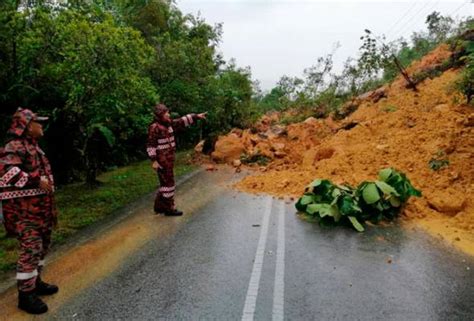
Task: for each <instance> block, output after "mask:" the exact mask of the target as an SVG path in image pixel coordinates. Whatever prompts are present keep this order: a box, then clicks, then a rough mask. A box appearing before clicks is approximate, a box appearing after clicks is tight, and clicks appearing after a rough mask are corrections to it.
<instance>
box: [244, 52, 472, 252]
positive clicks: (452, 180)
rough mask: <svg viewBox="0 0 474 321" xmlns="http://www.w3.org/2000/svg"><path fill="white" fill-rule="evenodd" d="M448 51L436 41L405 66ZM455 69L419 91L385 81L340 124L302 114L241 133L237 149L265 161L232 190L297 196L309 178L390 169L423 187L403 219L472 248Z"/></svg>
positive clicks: (463, 114) (466, 130) (354, 179)
mask: <svg viewBox="0 0 474 321" xmlns="http://www.w3.org/2000/svg"><path fill="white" fill-rule="evenodd" d="M447 57H449V52H448V51H447V48H446V47H444V46H442V47H439V48H437V49H436V50H435V51H433V52H432V53H431V54H430V55H428V56H426V57H424V58H423V59H422V60H421V61H419V62H417V63H415V64H413V65H412V66H411V67H410V68H409V71H411V72H414V71H416V70H422V69H423V68H427V67H429V66H431V65H433V64H439V63H440V62H441V61H443V60H445V59H446V58H447ZM458 72H459V71H456V70H451V69H450V70H448V71H446V72H444V73H443V74H442V75H440V76H439V77H436V78H433V79H429V78H428V79H426V80H424V81H423V82H421V83H420V84H419V85H418V90H419V91H418V92H414V91H412V90H410V89H406V88H405V84H404V81H403V80H402V79H401V78H399V79H397V80H395V81H394V82H393V83H392V84H391V85H389V86H385V88H384V90H383V91H384V95H383V96H381V97H377V99H373V97H367V98H366V99H365V100H362V101H360V102H358V104H359V106H358V109H357V110H356V111H355V112H354V113H352V114H351V115H350V116H349V117H347V118H345V119H343V120H342V121H339V122H336V121H333V120H331V119H325V120H320V119H308V120H307V121H305V122H303V123H298V124H293V125H289V126H286V127H283V128H279V129H278V133H275V130H274V127H272V126H269V128H268V129H267V130H266V132H265V133H264V134H263V135H262V133H260V132H257V133H254V134H252V133H251V132H250V131H248V130H245V131H242V132H241V134H240V136H238V137H239V138H240V142H241V143H242V144H243V147H244V148H243V152H244V153H248V154H252V153H261V154H263V155H265V156H268V158H269V159H270V160H272V161H271V163H270V164H269V165H268V166H266V167H260V168H259V170H260V171H261V173H257V174H256V175H254V176H249V177H247V178H245V179H244V180H243V181H241V182H239V183H238V184H237V188H239V189H241V190H244V191H247V192H253V193H269V194H273V195H277V196H292V197H299V196H300V195H301V194H302V193H303V191H304V187H305V186H306V185H307V184H309V183H310V182H311V181H313V180H314V179H316V178H327V179H330V180H332V181H333V182H336V183H348V184H351V185H353V186H355V185H358V184H359V183H360V182H362V181H364V180H373V179H375V178H376V175H377V173H378V171H379V170H380V169H382V168H385V167H394V168H396V169H398V170H400V171H402V172H404V173H406V174H407V175H408V177H409V178H410V180H411V181H412V183H413V185H414V186H415V187H417V188H418V189H421V191H422V192H423V197H422V198H420V199H412V200H410V202H409V203H408V205H407V206H406V208H405V210H404V212H403V215H402V217H403V218H404V220H405V221H411V222H420V224H422V225H423V226H424V227H425V228H426V229H428V230H429V231H432V232H433V233H435V234H439V235H442V236H443V237H444V238H446V239H448V240H451V241H452V242H453V243H454V244H456V245H457V246H459V247H461V248H463V249H464V250H466V251H467V252H469V253H472V254H474V166H473V164H474V110H473V109H472V107H469V106H466V105H465V99H464V98H463V97H462V96H461V95H460V94H459V93H457V92H456V91H454V90H453V83H454V82H455V80H456V79H457V75H458ZM344 128H346V129H344ZM272 133H273V134H272ZM236 156H237V155H236Z"/></svg>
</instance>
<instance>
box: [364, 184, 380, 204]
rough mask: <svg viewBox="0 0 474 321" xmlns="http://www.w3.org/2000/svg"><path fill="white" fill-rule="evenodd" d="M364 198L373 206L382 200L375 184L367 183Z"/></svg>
mask: <svg viewBox="0 0 474 321" xmlns="http://www.w3.org/2000/svg"><path fill="white" fill-rule="evenodd" d="M362 197H363V198H364V201H365V202H366V203H367V204H373V203H375V202H377V201H378V200H379V199H380V194H379V191H378V190H377V186H376V185H375V184H374V183H367V185H365V187H364V189H363V190H362Z"/></svg>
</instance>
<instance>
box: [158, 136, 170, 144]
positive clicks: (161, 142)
mask: <svg viewBox="0 0 474 321" xmlns="http://www.w3.org/2000/svg"><path fill="white" fill-rule="evenodd" d="M169 142H170V140H169V139H168V137H167V138H163V139H158V144H164V143H169Z"/></svg>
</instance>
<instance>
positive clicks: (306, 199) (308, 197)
mask: <svg viewBox="0 0 474 321" xmlns="http://www.w3.org/2000/svg"><path fill="white" fill-rule="evenodd" d="M312 202H313V195H303V197H301V202H300V203H301V205H308V204H310V203H312Z"/></svg>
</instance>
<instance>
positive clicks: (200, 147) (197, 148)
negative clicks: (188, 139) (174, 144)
mask: <svg viewBox="0 0 474 321" xmlns="http://www.w3.org/2000/svg"><path fill="white" fill-rule="evenodd" d="M204 142H205V140H201V141H200V142H199V143H198V144H197V145H196V146H194V151H195V152H196V153H202V150H203V148H204Z"/></svg>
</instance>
